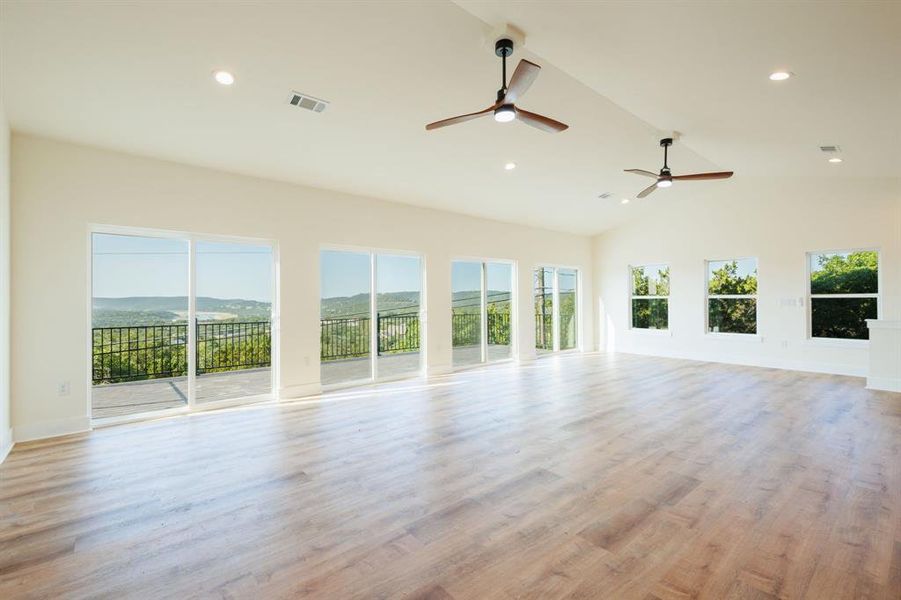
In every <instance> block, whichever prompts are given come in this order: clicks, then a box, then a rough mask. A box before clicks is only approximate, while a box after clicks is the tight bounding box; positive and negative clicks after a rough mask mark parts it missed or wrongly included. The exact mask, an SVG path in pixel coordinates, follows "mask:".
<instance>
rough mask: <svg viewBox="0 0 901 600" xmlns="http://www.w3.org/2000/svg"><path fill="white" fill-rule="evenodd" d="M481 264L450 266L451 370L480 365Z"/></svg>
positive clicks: (456, 262)
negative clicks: (452, 367) (452, 368)
mask: <svg viewBox="0 0 901 600" xmlns="http://www.w3.org/2000/svg"><path fill="white" fill-rule="evenodd" d="M482 310H483V306H482V263H479V262H468V261H454V262H453V264H452V265H451V333H452V339H451V344H452V348H453V351H452V352H453V356H452V358H451V360H452V362H453V366H455V367H462V366H466V365H475V364H479V363H481V362H482V360H484V359H483V356H482Z"/></svg>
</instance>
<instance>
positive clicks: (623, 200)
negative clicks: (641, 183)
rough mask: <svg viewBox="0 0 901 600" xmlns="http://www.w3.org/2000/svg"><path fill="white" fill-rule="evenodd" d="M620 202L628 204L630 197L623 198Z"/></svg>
mask: <svg viewBox="0 0 901 600" xmlns="http://www.w3.org/2000/svg"><path fill="white" fill-rule="evenodd" d="M619 203H620V204H628V203H629V199H628V198H623V199H622V200H620V201H619Z"/></svg>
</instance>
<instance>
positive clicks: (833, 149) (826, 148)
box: [820, 146, 842, 154]
mask: <svg viewBox="0 0 901 600" xmlns="http://www.w3.org/2000/svg"><path fill="white" fill-rule="evenodd" d="M841 151H842V149H841V148H839V147H838V146H820V152H825V153H827V154H835V153H836V152H841Z"/></svg>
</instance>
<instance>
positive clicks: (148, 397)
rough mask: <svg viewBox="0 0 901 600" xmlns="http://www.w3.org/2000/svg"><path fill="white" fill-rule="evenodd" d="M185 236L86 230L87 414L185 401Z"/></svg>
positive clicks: (143, 410)
mask: <svg viewBox="0 0 901 600" xmlns="http://www.w3.org/2000/svg"><path fill="white" fill-rule="evenodd" d="M188 253H189V248H188V242H187V241H186V240H177V239H169V238H156V237H143V236H133V235H113V234H106V233H94V234H92V235H91V261H92V271H91V273H92V281H91V295H92V306H91V339H92V353H91V354H92V356H91V361H92V387H91V416H92V418H95V419H100V418H107V417H121V416H127V415H134V414H140V413H147V412H152V411H157V410H163V409H170V408H178V407H182V406H185V405H187V403H188V377H187V375H188V354H187V349H188V329H187V323H188V309H189V306H188V279H189V277H188Z"/></svg>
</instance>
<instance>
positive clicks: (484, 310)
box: [450, 255, 519, 371]
mask: <svg viewBox="0 0 901 600" xmlns="http://www.w3.org/2000/svg"><path fill="white" fill-rule="evenodd" d="M455 262H467V263H479V264H481V269H482V274H481V285H482V293H481V295H480V298H481V300H480V302H481V305H482V306H481V313H480V314H481V319H480V320H481V328H480V329H481V336H482V337H481V339H480V340H479V345H480V346H481V351H480V352H481V354H482V360H480V361H479V362H477V363H470V364H465V365H454V364H453V348H454V344H453V339H451V341H450V348H451V353H452V355H451V371H466V370H469V369H474V368H477V367H484V366H486V365H497V364H503V363H509V362H514V361H516V360H518V359H519V335H518V331H517V323H518V322H519V321H518V320H517V319H518V314H519V313H518V308H519V306H518V296H517V293H516V290H517V289H518V287H517V286H518V281H519V279H518V277H519V274H518V271H517V264H518V263H517V262H516V261H515V260H513V259H509V258H488V257H482V256H462V255H461V256H452V257H451V261H450V265H451V272H453V265H454V263H455ZM489 263H490V264H498V265H507V266H509V267H510V356H508V357H507V358H498V359H495V360H488V265H489ZM451 288H452V289H453V281H451ZM451 298H452V299H453V291H451ZM451 308H452V309H453V300H452V301H451ZM451 336H452V337H453V334H451Z"/></svg>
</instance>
